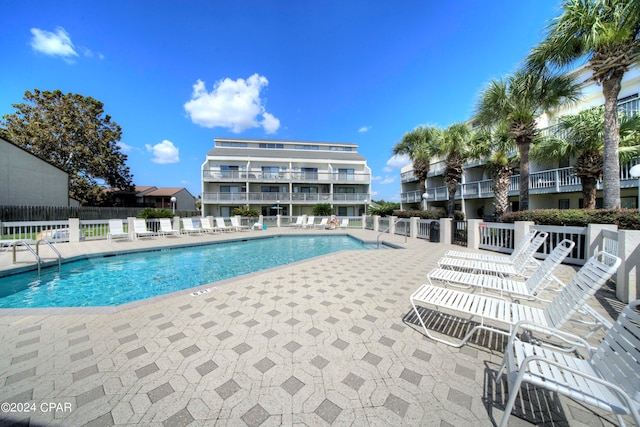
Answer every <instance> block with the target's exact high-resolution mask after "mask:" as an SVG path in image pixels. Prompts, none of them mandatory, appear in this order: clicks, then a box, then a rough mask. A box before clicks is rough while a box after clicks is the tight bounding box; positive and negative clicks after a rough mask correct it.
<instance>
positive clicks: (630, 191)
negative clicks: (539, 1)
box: [400, 67, 640, 218]
mask: <svg viewBox="0 0 640 427" xmlns="http://www.w3.org/2000/svg"><path fill="white" fill-rule="evenodd" d="M574 75H575V76H576V81H577V82H584V84H583V87H582V96H581V98H580V100H579V101H578V102H576V103H570V104H566V105H563V106H562V107H561V108H559V109H558V110H557V111H555V112H553V114H543V115H541V116H540V117H539V119H538V126H539V128H540V131H541V132H553V131H554V129H555V127H556V126H557V123H558V119H559V117H561V116H563V115H566V114H575V113H577V112H579V111H581V110H584V109H587V108H591V107H595V106H599V105H603V104H604V97H603V96H602V87H601V86H599V85H597V84H595V83H593V82H591V81H590V80H589V79H588V77H589V75H590V73H589V71H588V70H587V69H581V70H578V71H577V72H575V73H574ZM639 93H640V68H639V67H634V68H632V69H630V70H629V71H628V72H627V73H626V74H625V77H624V79H623V81H622V89H621V91H620V95H619V99H618V108H619V110H620V111H622V112H624V113H625V114H628V115H635V114H638V110H639V108H640V98H639V97H638V94H639ZM514 154H515V152H514ZM575 160H576V159H558V160H557V161H554V162H549V163H536V162H533V161H532V162H531V163H530V175H529V209H578V208H581V207H582V206H583V204H584V201H583V199H582V186H581V184H580V179H579V178H578V177H576V176H575V175H574V173H573V167H572V165H573V164H574V162H575ZM637 163H640V159H636V160H634V161H631V162H623V163H621V164H620V202H621V207H623V208H637V207H638V180H637V179H635V178H632V177H631V175H630V174H629V169H630V168H631V167H632V166H634V165H635V164H637ZM444 168H445V162H444V160H443V159H434V161H433V162H432V163H431V165H430V169H429V174H428V177H427V182H426V187H427V189H426V192H424V193H423V192H422V191H421V190H420V186H419V182H418V179H417V178H416V177H415V176H414V175H413V166H412V165H409V166H406V167H405V168H403V169H402V170H401V171H400V185H401V189H400V192H401V197H400V199H401V205H402V209H438V208H446V206H447V201H448V199H449V192H448V190H447V187H446V185H445V182H444ZM519 179H520V175H519V171H518V170H517V169H516V171H515V172H514V175H513V176H512V177H511V184H510V187H509V201H510V209H511V210H513V211H517V210H518V209H519V203H518V200H519ZM596 197H597V199H596V205H597V206H598V207H600V206H602V183H601V182H598V189H597V194H596ZM456 201H457V202H456V209H458V210H463V211H464V212H465V214H466V216H467V218H478V217H483V216H488V215H491V214H492V213H493V212H494V208H493V180H492V179H491V172H490V170H489V169H488V168H487V167H486V166H485V163H484V162H482V161H473V162H468V163H467V164H466V165H465V170H464V174H463V177H462V184H461V185H460V186H459V187H458V190H457V192H456Z"/></svg>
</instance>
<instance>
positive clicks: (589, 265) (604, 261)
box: [410, 252, 621, 347]
mask: <svg viewBox="0 0 640 427" xmlns="http://www.w3.org/2000/svg"><path fill="white" fill-rule="evenodd" d="M620 263H621V260H620V258H618V257H616V256H614V255H611V254H608V253H606V252H598V253H597V254H596V255H594V256H593V257H591V258H590V259H589V260H588V261H587V262H586V263H585V265H583V266H582V268H580V270H578V272H577V273H576V274H575V275H574V276H573V278H572V279H571V281H570V282H569V283H568V284H567V285H565V286H564V287H563V288H562V291H560V293H559V294H558V295H557V296H556V297H555V298H554V299H553V300H552V301H551V302H550V303H549V304H547V305H546V306H545V307H544V308H538V307H532V306H528V305H525V304H517V303H514V302H508V301H506V300H504V299H500V298H491V297H489V296H486V295H481V294H472V293H467V292H461V291H457V290H453V289H448V288H442V287H440V286H434V285H427V284H424V285H422V286H420V287H419V288H418V289H417V290H416V291H415V292H414V293H413V294H411V297H410V301H411V305H412V306H413V311H414V313H415V314H416V316H417V317H418V320H419V321H420V324H421V325H422V328H423V330H424V333H425V335H426V336H428V337H429V338H431V339H433V340H435V341H438V342H441V343H444V344H447V345H450V346H453V347H462V346H463V345H464V344H465V343H466V342H467V341H468V340H469V339H470V338H471V337H472V336H473V334H474V333H475V332H476V330H478V329H486V330H489V331H493V332H495V333H498V334H502V335H510V334H511V330H512V328H513V326H514V325H516V324H517V323H518V322H520V321H523V320H528V321H532V322H535V323H537V324H540V325H543V326H547V327H551V326H553V327H556V328H561V327H562V325H564V324H565V323H566V322H567V321H568V320H570V319H571V318H572V317H573V316H574V315H575V314H576V313H577V312H578V311H579V310H581V309H582V308H583V307H584V306H586V302H587V300H588V299H589V298H590V297H591V296H593V295H594V294H595V293H596V291H597V290H598V289H600V287H601V286H602V285H604V284H605V282H606V281H607V280H609V279H610V278H611V276H613V274H614V273H615V272H616V271H617V270H618V266H619V265H620ZM417 305H424V306H430V307H433V309H434V310H437V311H440V310H443V311H450V312H453V313H455V314H456V315H461V316H468V318H469V319H479V323H478V324H477V325H475V326H474V327H473V328H471V330H470V331H468V332H467V334H466V335H465V336H464V337H463V338H462V340H460V342H457V343H454V342H451V341H447V340H445V339H442V338H438V337H435V336H433V335H432V334H431V333H429V329H428V328H427V326H426V324H425V323H424V320H423V319H422V316H421V315H420V310H418V307H417ZM583 312H586V313H587V314H591V313H589V312H588V311H584V310H583ZM487 320H489V321H494V322H497V323H500V324H502V325H505V326H507V327H508V328H509V329H508V331H505V330H503V329H499V328H496V327H493V326H488V325H486V324H485V321H487ZM582 323H583V324H585V326H587V325H589V326H591V327H590V331H589V333H587V335H586V336H587V337H589V336H591V335H593V333H594V332H595V331H596V330H597V329H599V328H600V327H602V326H604V325H603V323H602V322H601V321H600V318H596V319H595V321H594V322H593V323H588V322H584V321H583V322H582Z"/></svg>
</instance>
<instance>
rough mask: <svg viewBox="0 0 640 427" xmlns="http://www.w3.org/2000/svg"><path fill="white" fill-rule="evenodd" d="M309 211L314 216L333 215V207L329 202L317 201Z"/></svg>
mask: <svg viewBox="0 0 640 427" xmlns="http://www.w3.org/2000/svg"><path fill="white" fill-rule="evenodd" d="M311 212H312V213H313V215H315V216H329V215H333V208H332V207H331V204H329V203H318V204H317V205H315V206H314V207H313V210H312V211H311Z"/></svg>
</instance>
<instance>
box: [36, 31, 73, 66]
mask: <svg viewBox="0 0 640 427" xmlns="http://www.w3.org/2000/svg"><path fill="white" fill-rule="evenodd" d="M31 34H33V38H32V39H31V47H32V48H33V50H35V51H37V52H41V53H44V54H45V55H51V56H62V57H63V58H70V57H73V56H78V53H77V52H76V50H75V49H74V48H73V43H72V42H71V38H70V37H69V34H67V32H66V31H65V30H64V28H62V27H58V28H56V32H55V33H52V32H50V31H45V30H41V29H39V28H32V29H31Z"/></svg>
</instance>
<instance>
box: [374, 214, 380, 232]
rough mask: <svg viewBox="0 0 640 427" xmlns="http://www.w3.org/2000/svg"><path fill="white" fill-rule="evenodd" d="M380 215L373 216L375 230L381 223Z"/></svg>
mask: <svg viewBox="0 0 640 427" xmlns="http://www.w3.org/2000/svg"><path fill="white" fill-rule="evenodd" d="M379 223H380V215H374V216H373V231H378V226H379V225H380V224H379Z"/></svg>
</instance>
